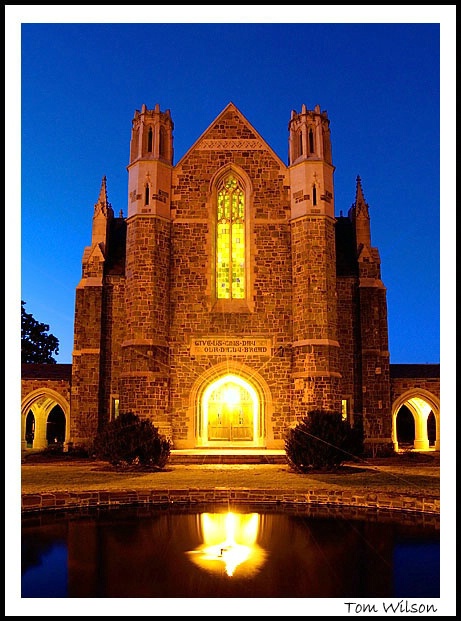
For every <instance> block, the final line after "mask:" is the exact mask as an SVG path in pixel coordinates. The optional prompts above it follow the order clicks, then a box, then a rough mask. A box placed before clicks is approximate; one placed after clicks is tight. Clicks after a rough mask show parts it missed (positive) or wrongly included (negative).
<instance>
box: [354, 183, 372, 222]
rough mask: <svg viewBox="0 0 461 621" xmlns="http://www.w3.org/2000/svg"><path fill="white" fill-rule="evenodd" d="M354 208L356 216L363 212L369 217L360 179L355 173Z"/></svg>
mask: <svg viewBox="0 0 461 621" xmlns="http://www.w3.org/2000/svg"><path fill="white" fill-rule="evenodd" d="M355 208H356V215H357V216H358V215H359V214H363V215H364V216H365V217H366V218H370V216H369V214H368V205H367V203H366V202H365V198H364V196H363V190H362V180H361V179H360V176H359V175H357V187H356V190H355Z"/></svg>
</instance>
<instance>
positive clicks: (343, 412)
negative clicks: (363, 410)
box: [341, 399, 348, 420]
mask: <svg viewBox="0 0 461 621" xmlns="http://www.w3.org/2000/svg"><path fill="white" fill-rule="evenodd" d="M347 409H348V408H347V399H342V401H341V418H342V419H343V420H347V418H348V411H347Z"/></svg>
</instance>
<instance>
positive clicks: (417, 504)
mask: <svg viewBox="0 0 461 621" xmlns="http://www.w3.org/2000/svg"><path fill="white" fill-rule="evenodd" d="M21 500H22V502H21V511H22V513H30V512H35V511H56V510H69V509H79V508H81V509H83V508H85V509H86V508H89V507H115V506H126V505H170V506H175V505H176V506H181V505H183V506H184V505H197V504H204V503H205V504H206V503H208V504H209V503H215V504H223V503H251V504H259V503H261V504H268V503H269V504H277V505H296V506H300V507H302V506H323V507H341V506H347V507H355V508H360V509H384V510H386V511H392V512H394V511H396V512H400V511H401V512H405V513H408V512H410V513H413V512H414V513H418V514H429V515H440V499H439V498H438V497H435V496H427V495H426V496H424V495H421V496H414V495H410V494H404V493H398V492H382V491H379V492H376V491H366V490H365V491H363V492H361V493H357V492H355V491H351V490H322V489H316V490H310V491H306V492H290V491H287V490H283V489H280V490H276V489H247V488H220V487H215V488H206V489H200V488H187V489H171V490H149V489H147V490H146V489H145V490H129V489H128V490H89V491H79V492H66V491H59V492H43V493H32V494H22V498H21Z"/></svg>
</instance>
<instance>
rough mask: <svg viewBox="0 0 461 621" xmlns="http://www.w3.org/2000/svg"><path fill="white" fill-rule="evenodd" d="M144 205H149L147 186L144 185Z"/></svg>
mask: <svg viewBox="0 0 461 621" xmlns="http://www.w3.org/2000/svg"><path fill="white" fill-rule="evenodd" d="M144 204H145V205H148V204H149V186H148V185H146V194H145V201H144Z"/></svg>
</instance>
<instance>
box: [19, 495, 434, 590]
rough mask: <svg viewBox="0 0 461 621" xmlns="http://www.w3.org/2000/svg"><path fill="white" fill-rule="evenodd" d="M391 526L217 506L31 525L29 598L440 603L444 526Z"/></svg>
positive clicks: (27, 520) (25, 536)
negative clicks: (378, 599) (426, 600)
mask: <svg viewBox="0 0 461 621" xmlns="http://www.w3.org/2000/svg"><path fill="white" fill-rule="evenodd" d="M435 519H436V520H437V518H435ZM393 520H394V521H393ZM393 520H389V521H387V522H383V521H378V520H377V518H376V514H371V515H370V516H363V515H362V516H360V515H357V514H356V515H353V516H347V513H346V512H345V511H343V512H342V513H341V512H339V513H337V516H336V517H331V516H329V515H325V514H322V512H318V513H316V512H315V511H313V510H311V511H310V512H309V514H301V513H296V512H293V513H290V512H289V511H288V512H287V509H286V508H285V509H284V510H283V512H282V510H281V511H280V512H277V511H275V510H268V511H255V510H254V508H253V509H252V508H247V509H245V508H242V507H239V508H232V510H231V511H228V510H227V508H224V507H223V508H221V507H219V506H218V507H212V506H210V507H205V508H204V509H203V510H201V511H197V510H195V509H192V508H188V509H187V508H184V509H183V510H182V511H179V512H178V511H175V512H173V511H172V510H171V509H167V508H165V509H163V510H162V509H159V508H157V509H154V508H152V507H137V508H135V507H132V508H125V509H121V508H120V509H112V510H98V511H94V512H91V511H89V512H88V514H86V515H83V514H82V513H69V514H68V515H64V514H62V513H61V514H60V513H56V514H41V515H36V516H26V517H24V518H23V524H22V597H77V598H88V597H90V598H94V597H110V598H117V597H159V598H177V597H189V598H190V597H213V598H216V597H223V598H225V597H227V598H234V597H239V598H243V597H261V598H268V597H274V598H280V597H305V598H307V597H313V598H314V597H315V598H319V597H333V598H339V597H394V596H399V597H415V596H421V593H424V594H425V595H424V596H425V597H439V592H440V591H439V574H440V562H439V529H438V522H437V523H436V524H433V523H429V524H424V523H421V522H419V521H416V522H414V520H415V518H414V516H410V517H409V518H408V523H407V524H398V523H396V522H395V517H394V518H393ZM58 548H59V550H60V553H59V554H57V553H56V551H57V549H58ZM423 551H424V555H422V552H423ZM421 558H424V563H423V564H421ZM402 569H403V570H402ZM64 576H66V577H67V578H66V583H67V584H66V589H65V592H63V585H62V582H63V577H64ZM412 577H413V578H412ZM38 584H40V588H37V586H38ZM37 592H38V593H37Z"/></svg>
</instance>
